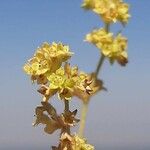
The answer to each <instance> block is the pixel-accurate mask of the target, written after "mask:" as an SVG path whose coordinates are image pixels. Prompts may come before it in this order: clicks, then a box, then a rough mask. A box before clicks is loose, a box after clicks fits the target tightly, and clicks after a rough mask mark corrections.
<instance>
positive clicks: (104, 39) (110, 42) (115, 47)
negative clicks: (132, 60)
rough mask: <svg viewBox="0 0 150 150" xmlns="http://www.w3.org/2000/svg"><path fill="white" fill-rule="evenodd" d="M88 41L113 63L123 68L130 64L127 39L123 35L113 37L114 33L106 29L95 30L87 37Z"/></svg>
mask: <svg viewBox="0 0 150 150" xmlns="http://www.w3.org/2000/svg"><path fill="white" fill-rule="evenodd" d="M86 41H88V42H90V43H92V44H94V45H95V46H96V47H97V48H98V49H100V50H101V53H102V54H103V55H104V56H105V57H107V58H109V60H110V62H111V63H113V62H114V61H115V60H117V61H118V63H119V64H120V65H122V66H124V65H126V63H127V62H128V54H127V51H126V49H127V39H126V38H125V37H123V36H122V35H121V34H118V35H117V36H116V37H113V33H111V32H106V30H105V29H104V28H101V29H98V30H94V31H92V32H91V33H89V34H87V35H86Z"/></svg>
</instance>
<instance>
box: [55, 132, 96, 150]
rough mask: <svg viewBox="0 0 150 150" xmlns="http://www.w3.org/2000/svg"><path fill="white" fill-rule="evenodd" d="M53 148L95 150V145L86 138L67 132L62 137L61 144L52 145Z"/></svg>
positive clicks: (57, 149)
mask: <svg viewBox="0 0 150 150" xmlns="http://www.w3.org/2000/svg"><path fill="white" fill-rule="evenodd" d="M52 150H94V146H92V145H90V144H87V141H86V139H83V138H80V137H79V136H77V135H69V134H68V133H66V132H65V133H63V134H62V135H61V137H60V143H59V146H58V147H56V146H52Z"/></svg>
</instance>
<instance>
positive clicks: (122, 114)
mask: <svg viewBox="0 0 150 150" xmlns="http://www.w3.org/2000/svg"><path fill="white" fill-rule="evenodd" d="M81 2H82V1H81V0H72V1H71V0H1V1H0V64H1V79H0V91H1V92H0V122H1V123H0V149H3V150H9V149H15V150H20V149H22V150H23V149H33V150H34V149H36V150H37V149H43V150H46V149H49V146H50V145H52V144H56V141H57V136H58V134H59V133H56V135H54V136H47V135H46V134H43V130H42V127H37V128H33V127H32V126H31V123H32V120H33V115H34V108H35V106H37V105H39V104H40V99H41V96H40V95H39V94H38V93H37V92H36V88H37V87H36V86H35V85H32V84H31V82H30V80H29V78H28V76H26V75H25V74H24V73H23V71H22V66H23V64H24V63H25V62H26V60H27V59H28V58H30V57H31V56H32V55H33V53H34V51H35V49H36V48H37V47H38V46H39V45H41V44H42V43H43V42H44V41H48V42H53V41H57V42H58V41H62V42H63V43H65V44H68V45H70V48H71V49H72V51H73V52H74V53H75V55H74V56H73V58H72V60H71V64H72V65H76V64H78V66H79V68H81V69H82V70H84V71H86V72H91V71H93V70H94V68H95V66H96V64H97V62H98V59H99V52H98V50H97V49H96V48H95V47H94V46H92V45H90V44H88V43H85V42H83V39H84V36H85V34H86V33H88V32H90V31H91V30H92V29H93V28H94V27H101V26H102V25H103V24H102V22H101V20H100V19H99V18H98V16H96V15H95V14H93V13H92V12H86V11H84V10H82V9H81V8H80V5H81ZM126 2H129V3H130V4H131V15H132V18H131V19H130V22H129V24H128V25H127V27H126V28H125V29H123V28H122V26H121V25H119V24H117V25H113V27H112V28H111V30H112V31H117V30H120V29H123V34H124V35H125V36H127V37H128V39H129V48H128V53H129V64H128V65H127V67H125V68H124V67H123V68H122V67H120V66H119V65H118V64H114V65H113V66H110V65H109V63H108V62H107V61H105V63H104V66H103V70H102V72H101V78H102V79H103V80H104V83H105V86H106V87H107V88H108V92H102V93H100V94H98V95H96V96H95V97H94V98H93V100H92V101H91V105H90V108H89V113H88V119H87V126H86V133H85V134H86V136H87V138H88V140H89V142H90V143H93V144H94V145H97V147H100V148H101V149H102V150H103V149H105V148H107V149H108V150H109V149H111V150H112V149H113V148H114V147H115V148H116V147H119V148H120V150H121V147H128V148H129V150H130V149H132V150H133V149H134V148H135V149H136V150H138V149H139V150H143V149H144V148H145V149H146V148H148V149H150V117H149V114H150V99H149V89H150V69H149V68H150V40H149V39H150V31H149V27H150V16H149V14H150V9H149V6H150V1H148V0H142V1H136V0H132V1H129V0H128V1H126ZM53 103H54V105H55V106H57V107H58V109H59V110H61V109H62V107H63V106H62V104H61V102H60V101H58V100H53ZM79 104H80V101H79V100H77V99H74V100H73V101H72V109H73V108H76V107H77V108H78V107H79ZM97 149H98V148H97Z"/></svg>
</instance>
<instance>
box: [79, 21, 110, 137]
mask: <svg viewBox="0 0 150 150" xmlns="http://www.w3.org/2000/svg"><path fill="white" fill-rule="evenodd" d="M109 28H110V24H108V23H105V30H106V32H109ZM104 60H105V56H104V55H103V54H102V53H101V57H100V59H99V62H98V64H97V67H96V70H95V74H96V77H98V74H99V72H100V70H101V69H102V65H103V63H104ZM89 101H90V100H89ZM88 105H89V102H88V103H84V102H83V104H82V108H81V118H80V127H79V133H78V134H79V136H80V137H81V138H82V137H83V136H84V129H85V122H86V117H87V112H88Z"/></svg>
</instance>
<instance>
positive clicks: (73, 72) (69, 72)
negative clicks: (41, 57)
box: [48, 64, 78, 100]
mask: <svg viewBox="0 0 150 150" xmlns="http://www.w3.org/2000/svg"><path fill="white" fill-rule="evenodd" d="M77 72H78V69H77V67H73V68H71V67H70V66H69V64H66V65H65V66H64V68H62V67H61V68H59V69H58V70H57V71H56V73H52V74H51V75H50V76H48V80H49V82H50V86H49V89H51V90H55V91H57V92H58V97H59V98H60V99H65V100H69V99H71V97H72V96H73V95H72V94H73V90H74V87H75V85H76V81H77V80H78V76H77V75H78V73H77Z"/></svg>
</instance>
